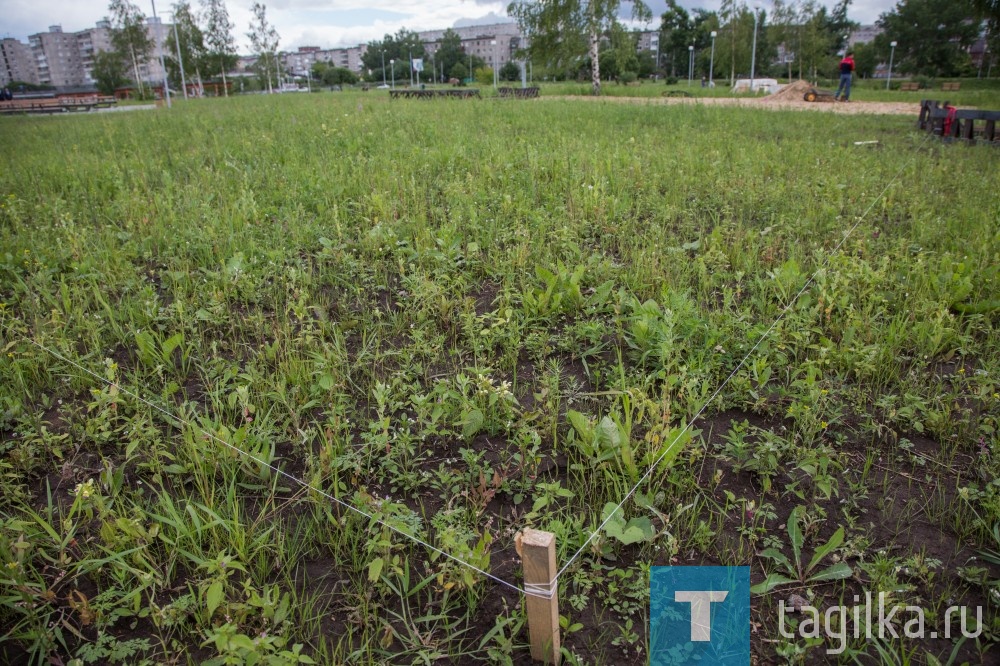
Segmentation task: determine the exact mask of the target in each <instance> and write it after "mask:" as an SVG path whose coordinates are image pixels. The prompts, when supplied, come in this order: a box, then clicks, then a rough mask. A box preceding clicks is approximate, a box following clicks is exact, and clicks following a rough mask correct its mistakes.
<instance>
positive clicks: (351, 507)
mask: <svg viewBox="0 0 1000 666" xmlns="http://www.w3.org/2000/svg"><path fill="white" fill-rule="evenodd" d="M22 339H23V340H25V341H27V342H29V343H31V344H32V345H34V346H35V347H37V348H39V349H41V350H42V351H44V352H46V353H48V354H51V355H52V356H54V357H56V358H57V359H59V360H61V361H63V362H64V363H69V364H70V365H71V366H73V367H75V368H77V369H78V370H81V371H82V372H84V373H86V374H88V375H90V376H91V377H94V378H95V379H97V380H99V381H102V382H104V383H105V384H107V385H108V386H114V387H116V388H117V389H118V391H120V392H121V393H122V394H124V395H127V396H129V397H131V398H134V399H135V400H138V401H139V402H141V403H142V404H144V405H146V406H147V407H149V408H150V409H153V410H155V411H157V412H159V413H160V414H162V415H163V416H165V417H167V419H170V420H173V421H175V422H177V423H180V424H181V425H184V426H187V427H189V428H192V429H195V430H197V431H200V432H201V433H202V434H204V435H205V436H206V437H208V438H210V439H213V440H215V441H216V442H218V443H220V444H222V445H223V446H226V447H228V448H230V449H232V450H233V451H235V452H236V453H238V454H239V455H241V456H243V457H245V458H248V459H250V460H253V461H254V462H256V463H259V464H261V465H263V466H265V467H267V468H268V469H270V470H271V471H273V472H275V473H276V474H280V475H281V476H284V477H285V478H287V479H289V480H291V481H294V482H295V483H297V484H299V485H300V486H302V487H304V488H308V489H309V490H311V491H313V492H315V493H318V494H319V495H322V496H323V497H325V498H326V499H328V500H330V501H332V502H335V503H336V504H338V505H340V506H342V507H344V508H345V509H348V510H350V511H353V512H355V513H357V514H359V515H362V516H364V517H365V518H367V519H368V520H371V521H372V522H374V523H377V524H379V525H382V526H383V527H386V528H388V529H390V530H392V531H393V532H395V533H396V534H399V535H400V536H402V537H405V538H407V539H409V540H410V541H413V542H416V543H418V544H420V545H421V546H423V547H424V548H427V549H429V550H431V551H433V552H435V553H437V554H439V555H443V556H444V557H446V558H448V559H449V560H452V561H453V562H456V563H458V564H460V565H462V566H463V567H466V568H468V569H472V570H473V571H475V572H476V573H478V574H480V575H482V576H485V577H486V578H489V579H490V580H492V581H494V582H496V583H499V584H501V585H504V586H506V587H509V588H510V589H512V590H514V591H515V592H519V593H521V594H527V595H531V596H541V597H543V598H551V593H548V596H546V593H545V592H544V591H542V592H537V591H529V589H528V588H529V587H531V586H528V585H525V586H524V588H520V587H518V586H517V585H514V584H513V583H508V582H507V581H505V580H504V579H502V578H499V577H497V576H494V575H493V574H491V573H489V572H488V571H483V570H482V569H480V568H479V567H477V566H475V565H472V564H469V563H468V562H466V561H465V560H462V559H460V558H458V557H455V556H454V555H451V554H450V553H446V552H445V551H443V550H441V549H440V548H438V547H436V546H432V545H431V544H429V543H427V542H426V541H423V540H421V539H419V538H417V537H415V536H413V535H412V534H407V533H406V532H404V531H402V530H400V529H399V528H397V527H393V526H392V525H390V524H388V523H386V522H385V521H383V520H379V519H378V518H375V517H374V516H372V515H371V514H369V513H367V512H365V511H362V510H361V509H359V508H357V507H356V506H354V505H352V504H348V503H347V502H344V501H343V500H340V499H337V498H336V497H334V496H333V495H331V494H329V493H327V492H326V491H324V490H321V489H320V488H316V487H315V486H313V485H310V484H309V483H307V482H305V481H303V480H302V479H299V478H298V477H296V476H294V475H292V474H289V473H288V472H286V471H285V470H283V469H280V468H278V467H275V466H274V465H272V464H270V463H269V462H267V461H266V460H263V459H261V458H259V457H257V456H255V455H253V454H252V453H248V452H246V451H244V450H243V449H241V448H239V447H237V446H234V445H233V444H230V443H229V442H227V441H225V440H223V439H221V438H219V437H218V436H216V435H215V434H214V433H212V432H209V431H208V430H206V429H205V428H203V427H201V426H199V425H197V424H195V423H192V422H190V421H187V420H185V419H183V418H181V417H179V416H176V415H174V414H172V413H170V412H169V411H167V410H166V409H164V408H162V407H160V406H159V405H155V404H153V403H151V402H150V401H148V400H146V399H145V398H143V397H142V396H140V395H137V394H136V393H133V392H132V391H129V390H128V389H126V388H123V387H122V386H121V384H118V383H117V382H112V381H110V380H108V379H106V378H105V377H102V376H101V375H99V374H97V373H95V372H93V371H91V370H88V369H87V368H85V367H83V366H82V365H80V364H79V363H77V362H76V361H74V360H72V359H69V358H66V357H65V356H63V355H62V354H60V353H59V352H57V351H54V350H52V349H50V348H48V347H46V346H45V345H43V344H41V343H40V342H36V341H35V340H33V339H31V338H28V337H24V338H22Z"/></svg>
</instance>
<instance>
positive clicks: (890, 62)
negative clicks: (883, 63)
mask: <svg viewBox="0 0 1000 666" xmlns="http://www.w3.org/2000/svg"><path fill="white" fill-rule="evenodd" d="M897 43H898V42H889V46H891V47H892V50H891V51H889V76H888V77H886V79H885V89H886V90H888V89H889V84H890V83H892V58H893V56H895V55H896V44H897Z"/></svg>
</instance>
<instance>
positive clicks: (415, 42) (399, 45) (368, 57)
mask: <svg viewBox="0 0 1000 666" xmlns="http://www.w3.org/2000/svg"><path fill="white" fill-rule="evenodd" d="M383 55H384V57H385V68H386V70H387V73H388V76H387V78H395V75H397V74H402V75H403V77H404V78H405V77H408V76H409V72H410V61H409V59H410V56H411V55H412V57H414V58H423V57H424V56H425V55H426V52H425V49H424V43H423V42H422V41H420V35H418V34H417V33H415V32H413V31H412V30H407V29H406V28H402V29H400V31H399V32H397V33H396V34H395V35H386V36H385V37H383V38H382V39H381V40H373V41H370V42H368V45H367V48H366V49H365V52H364V54H363V55H362V56H361V62H362V64H363V65H364V67H365V68H366V69H369V70H371V72H372V74H371V79H372V80H378V81H381V80H382V59H383ZM390 60H395V61H396V64H395V65H394V66H393V69H395V72H392V71H389V70H390V63H389V61H390ZM376 72H377V74H376Z"/></svg>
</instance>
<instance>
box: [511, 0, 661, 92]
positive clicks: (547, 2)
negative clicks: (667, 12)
mask: <svg viewBox="0 0 1000 666" xmlns="http://www.w3.org/2000/svg"><path fill="white" fill-rule="evenodd" d="M621 4H622V0H537V1H536V2H531V1H530V0H515V1H514V2H512V3H511V4H510V5H509V6H508V7H507V13H508V14H509V15H510V16H513V17H514V18H515V19H517V22H518V24H519V25H520V26H521V29H522V30H523V31H524V32H525V33H526V34H528V35H530V38H531V43H530V45H529V46H528V49H527V51H528V53H530V54H531V56H532V58H533V59H539V60H542V61H545V62H550V63H551V62H556V63H560V64H566V63H568V62H569V61H570V60H571V59H572V58H576V57H579V56H580V55H582V51H583V49H584V47H585V49H586V54H587V56H588V57H589V59H590V80H591V87H592V92H593V94H595V95H600V94H601V64H600V63H601V59H600V50H601V38H602V37H603V36H604V35H605V34H607V33H608V32H609V31H610V30H611V27H612V26H613V25H614V23H615V22H616V21H617V20H618V10H619V9H620V7H621ZM652 16H653V15H652V12H651V11H650V9H649V7H648V6H646V4H645V3H643V2H641V0H635V2H633V3H632V18H633V19H634V20H637V21H649V20H650V19H651V18H652Z"/></svg>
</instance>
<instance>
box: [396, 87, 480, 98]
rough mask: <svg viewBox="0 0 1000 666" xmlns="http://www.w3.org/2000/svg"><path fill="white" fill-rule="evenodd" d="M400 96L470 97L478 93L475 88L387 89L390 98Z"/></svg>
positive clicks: (476, 95) (477, 95)
mask: <svg viewBox="0 0 1000 666" xmlns="http://www.w3.org/2000/svg"><path fill="white" fill-rule="evenodd" d="M400 97H402V98H403V99H433V98H435V97H447V98H456V99H470V98H472V97H480V94H479V90H478V89H476V88H459V89H457V90H411V89H409V88H405V89H402V90H390V91H389V98H390V99H399V98H400Z"/></svg>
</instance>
